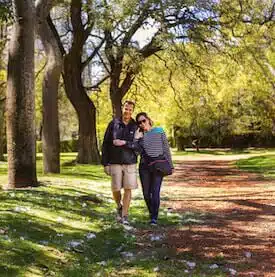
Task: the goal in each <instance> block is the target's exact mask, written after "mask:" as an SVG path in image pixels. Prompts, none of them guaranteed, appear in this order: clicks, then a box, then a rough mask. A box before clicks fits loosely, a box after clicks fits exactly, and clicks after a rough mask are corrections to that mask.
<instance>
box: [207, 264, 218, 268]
mask: <svg viewBox="0 0 275 277" xmlns="http://www.w3.org/2000/svg"><path fill="white" fill-rule="evenodd" d="M209 268H210V269H217V268H219V266H218V265H217V264H212V265H210V266H209Z"/></svg>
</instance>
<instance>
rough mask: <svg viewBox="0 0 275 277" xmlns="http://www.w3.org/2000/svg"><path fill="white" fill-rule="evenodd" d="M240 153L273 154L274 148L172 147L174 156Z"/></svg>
mask: <svg viewBox="0 0 275 277" xmlns="http://www.w3.org/2000/svg"><path fill="white" fill-rule="evenodd" d="M241 154H275V149H274V148H253V147H251V148H244V149H237V148H236V149H234V148H213V149H212V148H201V149H200V150H199V152H197V150H196V149H194V148H186V150H185V151H177V150H176V149H173V155H174V156H186V155H189V156H190V155H195V156H200V155H203V156H204V155H214V156H220V155H241Z"/></svg>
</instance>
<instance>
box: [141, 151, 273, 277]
mask: <svg viewBox="0 0 275 277" xmlns="http://www.w3.org/2000/svg"><path fill="white" fill-rule="evenodd" d="M235 158H236V157H233V156H232V157H231V158H229V159H228V158H226V159H224V160H223V158H222V157H219V158H218V159H212V160H207V159H206V158H204V159H201V160H200V159H198V158H196V159H195V160H194V159H187V160H185V161H178V162H177V163H176V173H175V174H174V175H173V176H171V177H170V178H168V179H167V182H166V184H165V187H164V188H163V192H162V195H164V196H165V195H167V194H169V201H167V200H166V201H162V203H161V205H162V206H165V207H167V208H168V207H169V208H172V209H171V210H172V211H173V212H177V213H180V214H182V215H184V214H188V213H192V214H203V215H204V217H203V220H202V221H199V222H193V223H192V222H190V223H188V224H186V225H183V227H182V228H181V227H180V228H178V227H177V228H175V227H160V228H162V231H163V233H164V234H165V238H166V239H165V241H164V244H165V245H166V247H167V248H169V249H173V250H174V252H175V253H176V254H179V253H182V254H186V255H190V256H192V257H194V258H195V259H197V260H204V261H207V260H209V261H211V260H213V259H214V258H215V257H216V258H217V257H222V260H223V261H226V263H228V264H230V266H231V267H232V266H233V267H234V266H235V268H237V269H238V270H237V272H238V276H275V182H274V180H273V181H272V180H267V179H265V178H263V176H261V175H259V174H253V173H247V172H242V171H240V170H238V169H237V168H236V167H235V166H234V163H233V161H234V159H235ZM164 199H165V197H164ZM148 232H151V231H150V230H149V229H148V230H143V231H142V232H141V233H140V237H142V235H145V233H147V234H148ZM224 266H225V265H224Z"/></svg>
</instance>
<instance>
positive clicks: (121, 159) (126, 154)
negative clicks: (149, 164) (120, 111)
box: [101, 118, 137, 166]
mask: <svg viewBox="0 0 275 277" xmlns="http://www.w3.org/2000/svg"><path fill="white" fill-rule="evenodd" d="M136 130H137V125H136V122H135V121H134V120H133V119H131V120H130V122H129V123H128V124H127V125H125V124H124V123H123V122H122V120H121V118H120V119H117V118H116V119H113V120H112V121H111V122H110V123H109V125H108V127H107V129H106V132H105V135H104V140H103V144H102V161H101V163H102V164H103V165H104V166H106V165H109V164H135V163H137V155H136V153H135V151H134V150H135V144H134V143H133V140H134V135H135V131H136ZM114 139H121V140H125V141H126V145H124V146H114V145H113V140H114Z"/></svg>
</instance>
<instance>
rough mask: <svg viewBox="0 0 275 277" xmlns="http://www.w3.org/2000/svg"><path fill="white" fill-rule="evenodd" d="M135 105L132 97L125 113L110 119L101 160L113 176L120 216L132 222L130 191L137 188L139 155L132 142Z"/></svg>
mask: <svg viewBox="0 0 275 277" xmlns="http://www.w3.org/2000/svg"><path fill="white" fill-rule="evenodd" d="M134 108H135V103H134V102H132V101H130V100H127V101H125V102H124V104H123V105H122V117H121V118H115V119H113V120H112V121H111V122H110V123H109V125H108V127H107V129H106V132H105V135H104V140H103V145H102V164H103V166H104V171H105V173H106V174H108V175H110V176H111V178H112V184H111V186H112V193H113V198H114V200H115V202H116V204H117V211H118V219H119V221H120V222H121V223H123V224H129V222H128V210H129V206H130V202H131V191H132V189H136V188H137V170H136V164H137V155H136V153H135V151H134V150H135V146H134V143H133V140H134V134H135V131H136V130H137V125H136V122H135V121H134V119H132V114H133V111H134ZM122 188H123V189H124V195H123V198H122V195H121V189H122ZM121 201H122V203H121Z"/></svg>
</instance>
